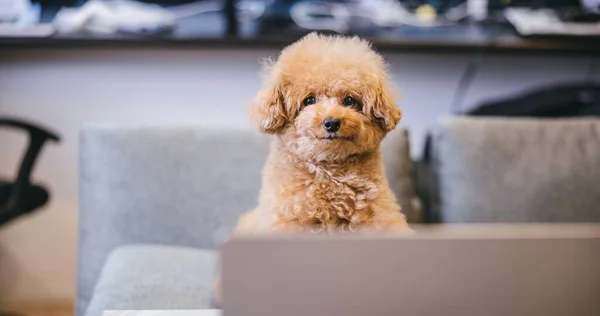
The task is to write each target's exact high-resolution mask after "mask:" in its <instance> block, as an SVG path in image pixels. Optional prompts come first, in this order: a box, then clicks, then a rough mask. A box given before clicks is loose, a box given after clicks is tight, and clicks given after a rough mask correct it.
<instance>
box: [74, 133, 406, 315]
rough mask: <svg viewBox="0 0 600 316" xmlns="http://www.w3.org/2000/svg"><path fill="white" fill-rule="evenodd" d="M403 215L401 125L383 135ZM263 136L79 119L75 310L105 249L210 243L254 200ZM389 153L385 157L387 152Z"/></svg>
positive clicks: (84, 300)
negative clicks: (98, 123)
mask: <svg viewBox="0 0 600 316" xmlns="http://www.w3.org/2000/svg"><path fill="white" fill-rule="evenodd" d="M385 142H386V146H385V152H386V154H388V155H386V158H385V159H386V162H388V164H387V165H386V170H387V172H388V174H389V175H390V182H391V185H392V187H393V188H395V190H396V195H397V197H398V198H399V200H400V204H401V205H402V207H403V210H404V212H406V213H408V214H411V213H412V211H411V209H410V207H411V205H412V203H414V199H415V198H414V196H413V195H414V189H413V188H412V185H411V184H410V182H412V179H411V170H410V162H408V161H407V160H408V159H409V156H408V152H409V151H408V140H407V137H406V132H405V131H403V130H402V129H397V130H396V131H394V132H393V133H392V134H390V135H388V137H387V138H386V140H385ZM268 148H269V137H267V136H263V135H259V134H257V133H255V132H251V131H247V130H210V129H202V128H197V127H135V128H134V127H131V128H122V127H115V126H87V127H85V128H84V129H83V130H82V132H81V137H80V226H79V234H80V236H79V262H78V266H79V276H78V297H77V309H76V311H77V315H78V316H81V315H83V313H84V312H85V310H86V308H87V305H88V303H89V301H90V299H91V298H92V295H93V288H94V285H95V284H96V282H97V279H98V275H99V273H100V271H101V268H102V265H103V264H104V262H105V260H106V257H107V255H108V253H109V252H110V251H111V250H112V249H114V248H115V247H118V246H120V245H126V244H131V243H144V244H164V245H179V246H187V247H194V248H202V249H214V248H215V247H216V246H217V245H218V244H219V242H221V241H223V240H224V239H225V238H226V237H227V236H228V235H229V233H230V232H231V231H232V229H233V227H234V225H235V222H236V219H237V217H238V215H239V214H241V213H242V212H245V211H248V210H250V209H251V208H253V207H254V206H255V205H256V201H257V197H258V192H259V189H260V173H261V169H262V167H263V164H264V161H265V159H266V156H267V153H268ZM389 155H392V157H391V159H390V157H389Z"/></svg>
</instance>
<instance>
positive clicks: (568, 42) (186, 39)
mask: <svg viewBox="0 0 600 316" xmlns="http://www.w3.org/2000/svg"><path fill="white" fill-rule="evenodd" d="M54 14H55V12H54ZM52 17H53V12H46V14H45V15H44V19H45V20H46V21H51V20H52ZM225 25H226V23H225V18H224V16H223V15H222V14H220V13H211V14H203V15H199V16H196V17H190V18H186V19H182V20H180V23H179V24H178V26H177V28H176V29H175V31H174V32H173V33H171V34H166V35H160V36H151V37H141V36H126V35H106V36H100V35H84V34H81V35H54V36H52V37H48V38H26V37H11V38H8V37H4V38H2V37H0V49H6V48H9V47H34V48H41V47H86V48H100V47H201V48H265V47H266V48H281V47H283V46H285V45H287V44H289V43H292V42H293V41H294V40H296V39H297V38H298V37H300V36H301V35H302V34H301V33H302V31H300V32H298V31H295V32H289V31H287V32H286V31H284V32H283V33H282V32H277V33H276V32H264V31H259V30H258V27H257V26H256V25H255V24H253V23H241V24H240V25H239V32H238V35H237V36H227V35H226V27H225ZM355 33H357V34H358V35H361V36H363V37H365V38H368V39H369V40H371V41H372V42H373V43H374V45H375V46H376V47H377V48H378V49H380V50H384V51H411V52H425V51H429V52H436V53H446V52H463V53H464V52H466V53H469V52H479V51H481V52H485V53H536V54H557V53H558V54H581V55H587V56H600V39H598V38H593V39H589V38H588V39H577V38H553V39H548V38H546V39H540V38H538V39H534V38H522V37H520V36H518V35H517V34H516V33H515V31H514V30H513V28H512V27H511V26H509V25H506V24H468V23H465V24H459V25H455V26H450V27H439V28H418V27H410V26H405V27H399V28H394V29H389V30H377V31H363V32H362V33H361V31H360V30H357V31H356V32H355Z"/></svg>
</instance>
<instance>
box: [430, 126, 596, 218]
mask: <svg viewBox="0 0 600 316" xmlns="http://www.w3.org/2000/svg"><path fill="white" fill-rule="evenodd" d="M433 155H434V168H433V169H435V179H436V181H437V188H436V190H433V191H434V192H437V201H433V202H432V204H433V205H436V206H437V207H436V208H435V213H436V215H437V217H438V219H439V220H441V221H442V222H580V221H600V207H599V206H600V185H598V183H599V181H600V120H595V119H515V118H511V119H502V118H448V119H444V120H442V121H441V123H440V124H439V128H438V129H437V130H436V131H435V133H434V138H433Z"/></svg>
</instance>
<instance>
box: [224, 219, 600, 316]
mask: <svg viewBox="0 0 600 316" xmlns="http://www.w3.org/2000/svg"><path fill="white" fill-rule="evenodd" d="M221 262H222V277H223V281H222V282H223V307H224V309H223V315H224V316H337V315H340V316H369V315H378V316H392V315H393V316H397V315H419V316H426V315H445V316H448V315H460V316H471V315H473V316H474V315H477V316H482V315H492V316H493V315H502V316H507V315H511V316H516V315H527V316H533V315H544V316H553V315H577V316H583V315H586V316H587V315H589V316H592V315H595V316H598V315H600V225H597V224H547V225H543V224H534V225H526V224H517V225H508V224H506V225H458V226H454V225H450V226H446V225H444V226H432V227H426V228H417V229H416V233H414V234H410V235H403V236H390V235H388V236H378V235H352V236H335V237H318V236H280V237H266V236H259V237H253V238H245V239H233V240H231V241H229V242H228V243H226V244H225V245H224V247H223V249H222V257H221Z"/></svg>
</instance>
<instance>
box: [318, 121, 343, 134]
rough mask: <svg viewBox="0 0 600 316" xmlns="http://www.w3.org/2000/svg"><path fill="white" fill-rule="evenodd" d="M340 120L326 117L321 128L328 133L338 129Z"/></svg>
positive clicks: (340, 123)
mask: <svg viewBox="0 0 600 316" xmlns="http://www.w3.org/2000/svg"><path fill="white" fill-rule="evenodd" d="M341 125H342V122H341V121H340V120H339V119H336V118H326V119H325V120H324V121H323V128H325V130H326V131H328V132H329V133H335V132H337V131H338V130H339V129H340V126H341Z"/></svg>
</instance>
